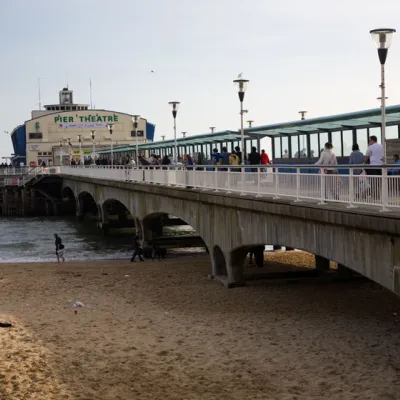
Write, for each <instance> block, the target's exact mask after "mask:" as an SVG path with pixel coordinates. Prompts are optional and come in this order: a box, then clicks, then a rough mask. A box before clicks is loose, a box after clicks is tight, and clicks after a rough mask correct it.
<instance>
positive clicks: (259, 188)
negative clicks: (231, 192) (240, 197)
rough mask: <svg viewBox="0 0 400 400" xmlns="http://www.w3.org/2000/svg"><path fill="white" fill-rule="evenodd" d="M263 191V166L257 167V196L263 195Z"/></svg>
mask: <svg viewBox="0 0 400 400" xmlns="http://www.w3.org/2000/svg"><path fill="white" fill-rule="evenodd" d="M260 191H261V168H260V167H258V168H257V196H256V197H261V194H260Z"/></svg>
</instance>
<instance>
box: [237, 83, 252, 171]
mask: <svg viewBox="0 0 400 400" xmlns="http://www.w3.org/2000/svg"><path fill="white" fill-rule="evenodd" d="M233 83H234V84H235V85H236V89H237V91H238V95H239V100H240V139H241V145H242V167H244V166H245V151H244V128H243V114H244V113H246V112H247V110H243V100H244V94H245V92H246V89H247V86H248V84H249V81H248V80H247V79H242V78H239V79H235V80H234V81H233ZM242 173H243V174H244V168H242Z"/></svg>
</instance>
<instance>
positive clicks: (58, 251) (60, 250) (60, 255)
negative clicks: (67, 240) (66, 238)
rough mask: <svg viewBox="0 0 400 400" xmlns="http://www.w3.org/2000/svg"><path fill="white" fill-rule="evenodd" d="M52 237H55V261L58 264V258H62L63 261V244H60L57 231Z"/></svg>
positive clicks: (60, 240)
mask: <svg viewBox="0 0 400 400" xmlns="http://www.w3.org/2000/svg"><path fill="white" fill-rule="evenodd" d="M54 238H55V239H56V241H55V245H56V256H57V262H58V263H59V264H60V259H61V260H62V262H65V258H64V245H63V244H62V239H61V238H60V236H58V235H57V233H55V234H54Z"/></svg>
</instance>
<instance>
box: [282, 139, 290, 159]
mask: <svg viewBox="0 0 400 400" xmlns="http://www.w3.org/2000/svg"><path fill="white" fill-rule="evenodd" d="M282 157H284V158H289V138H288V137H287V136H286V137H282Z"/></svg>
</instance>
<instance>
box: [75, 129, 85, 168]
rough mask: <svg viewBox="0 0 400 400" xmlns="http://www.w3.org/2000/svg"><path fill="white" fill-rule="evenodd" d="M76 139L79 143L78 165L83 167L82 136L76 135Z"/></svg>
mask: <svg viewBox="0 0 400 400" xmlns="http://www.w3.org/2000/svg"><path fill="white" fill-rule="evenodd" d="M76 138H77V139H78V142H79V164H80V165H83V164H84V162H83V154H82V135H76Z"/></svg>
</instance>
